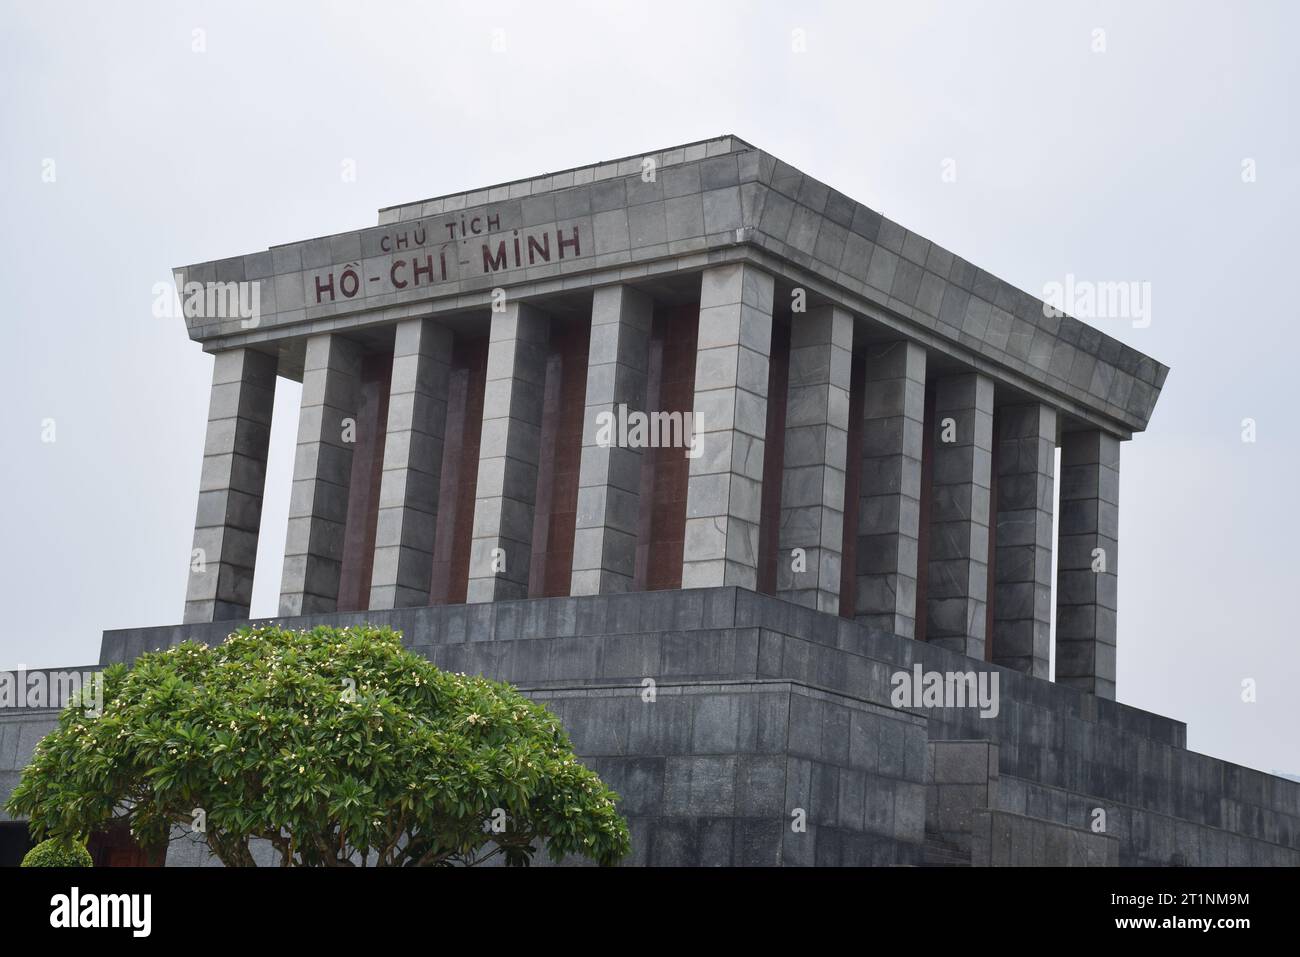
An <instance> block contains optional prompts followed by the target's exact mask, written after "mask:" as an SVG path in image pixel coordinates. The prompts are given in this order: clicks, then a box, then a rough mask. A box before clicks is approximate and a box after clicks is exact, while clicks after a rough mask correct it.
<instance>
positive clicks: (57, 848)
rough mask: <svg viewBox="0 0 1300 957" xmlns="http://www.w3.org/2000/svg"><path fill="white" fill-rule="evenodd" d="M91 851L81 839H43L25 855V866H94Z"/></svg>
mask: <svg viewBox="0 0 1300 957" xmlns="http://www.w3.org/2000/svg"><path fill="white" fill-rule="evenodd" d="M94 863H95V862H94V861H92V860H91V859H90V851H88V850H86V845H84V844H82V843H81V842H80V841H64V840H62V839H60V838H57V837H51V838H49V839H48V840H44V841H41V843H39V844H37V845H36V846H35V847H33V848H32V849H31V850H30V851H28V852H27V853H26V854H25V855H24V856H23V863H22V865H21V866H23V867H93V866H94Z"/></svg>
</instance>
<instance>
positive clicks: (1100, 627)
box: [1056, 430, 1119, 699]
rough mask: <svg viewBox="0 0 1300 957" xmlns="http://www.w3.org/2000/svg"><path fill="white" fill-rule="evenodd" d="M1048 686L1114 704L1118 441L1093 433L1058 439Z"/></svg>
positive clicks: (1076, 433) (1111, 437) (1064, 436)
mask: <svg viewBox="0 0 1300 957" xmlns="http://www.w3.org/2000/svg"><path fill="white" fill-rule="evenodd" d="M1060 536H1061V538H1060V546H1059V547H1060V555H1059V557H1058V558H1057V573H1056V680H1057V681H1058V682H1059V683H1060V684H1065V685H1070V686H1071V687H1074V688H1079V689H1081V690H1083V691H1090V692H1092V693H1093V694H1095V695H1097V696H1098V697H1099V698H1111V699H1114V697H1115V609H1116V607H1117V604H1116V594H1117V585H1118V580H1117V578H1116V573H1117V571H1118V566H1117V561H1118V549H1119V541H1118V539H1119V439H1117V438H1115V437H1114V436H1112V435H1107V434H1106V433H1104V432H1101V431H1099V430H1088V431H1084V432H1066V433H1065V434H1064V435H1063V436H1062V437H1061V520H1060Z"/></svg>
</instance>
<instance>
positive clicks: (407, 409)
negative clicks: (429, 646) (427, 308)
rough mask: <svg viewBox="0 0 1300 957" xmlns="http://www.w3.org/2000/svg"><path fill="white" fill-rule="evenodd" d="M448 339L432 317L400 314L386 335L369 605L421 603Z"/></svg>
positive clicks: (433, 521) (434, 518)
mask: <svg viewBox="0 0 1300 957" xmlns="http://www.w3.org/2000/svg"><path fill="white" fill-rule="evenodd" d="M453 342H454V337H453V336H452V333H451V330H449V329H447V328H445V327H443V326H440V325H438V324H437V323H436V322H434V321H433V320H432V319H407V320H405V321H404V322H399V323H398V324H397V328H396V330H395V333H394V338H393V378H392V384H391V386H390V387H389V395H388V432H387V437H386V439H385V440H384V472H383V477H382V479H381V480H380V486H379V520H378V523H377V525H376V527H375V562H374V570H373V574H372V576H371V582H370V607H371V608H408V607H412V606H421V605H427V604H428V603H429V585H430V578H431V576H432V572H433V539H434V529H435V528H436V526H437V523H438V490H439V484H440V482H441V481H442V448H443V436H444V435H445V429H446V422H447V386H448V382H449V381H450V378H451V350H452V345H453Z"/></svg>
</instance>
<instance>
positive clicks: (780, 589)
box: [776, 306, 853, 614]
mask: <svg viewBox="0 0 1300 957" xmlns="http://www.w3.org/2000/svg"><path fill="white" fill-rule="evenodd" d="M852 375H853V316H852V315H851V314H850V313H848V312H845V311H844V310H843V309H840V308H838V307H835V306H819V307H817V308H815V309H813V310H812V311H811V312H809V313H808V314H807V315H796V316H794V318H793V321H792V323H791V325H790V377H789V384H788V386H787V395H786V414H785V439H784V441H785V454H784V457H783V462H784V467H783V475H782V482H781V525H780V534H779V538H778V542H779V548H780V551H779V554H778V555H777V562H776V582H777V595H778V596H780V597H781V598H786V599H788V600H790V601H793V602H795V603H797V604H800V605H805V606H807V607H809V608H816V609H817V610H818V611H826V612H830V613H831V614H838V613H839V609H840V558H841V549H842V548H843V544H844V472H845V465H846V462H845V457H846V455H847V454H848V429H849V386H850V380H851V378H852ZM779 400H780V397H779V396H778V397H777V401H779ZM796 548H801V549H803V550H804V556H803V557H804V561H803V564H802V567H803V569H804V570H803V571H795V570H794V563H793V561H792V558H791V554H792V551H793V550H794V549H796Z"/></svg>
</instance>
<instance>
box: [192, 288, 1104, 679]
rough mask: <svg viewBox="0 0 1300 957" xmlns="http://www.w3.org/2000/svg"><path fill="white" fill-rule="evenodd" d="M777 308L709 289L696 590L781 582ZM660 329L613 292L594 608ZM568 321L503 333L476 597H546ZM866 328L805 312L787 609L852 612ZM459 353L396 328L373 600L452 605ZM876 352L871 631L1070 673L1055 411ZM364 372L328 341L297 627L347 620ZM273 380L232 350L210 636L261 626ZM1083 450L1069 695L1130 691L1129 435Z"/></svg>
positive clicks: (595, 507)
mask: <svg viewBox="0 0 1300 957" xmlns="http://www.w3.org/2000/svg"><path fill="white" fill-rule="evenodd" d="M773 296H774V281H773V279H772V277H771V276H770V275H769V274H767V273H765V272H763V271H761V270H758V269H756V268H754V267H753V266H750V265H747V264H732V265H723V266H717V267H713V268H710V269H708V270H706V271H705V272H704V273H703V275H702V278H701V287H700V308H699V328H698V354H697V357H696V372H695V394H694V405H693V410H694V411H693V414H694V420H695V421H694V425H695V436H694V442H695V443H697V444H696V446H695V448H694V449H693V450H692V457H691V460H690V465H689V478H688V486H687V504H686V518H685V530H684V540H685V541H684V546H683V554H682V586H683V587H684V588H692V587H711V586H723V585H738V586H741V587H744V588H751V589H752V588H755V587H756V585H757V581H758V568H759V563H760V555H759V528H760V524H761V521H760V519H761V510H762V498H763V496H762V484H763V483H762V480H763V462H764V453H765V448H764V446H765V442H766V441H767V439H768V436H767V435H766V422H767V402H768V401H769V396H768V395H767V392H768V383H769V370H768V365H769V359H770V353H771V343H772V322H773V318H772V316H773ZM652 316H653V303H652V301H651V300H650V299H649V297H647V296H646V295H645V294H644V293H642V292H640V291H638V290H635V289H633V288H631V287H627V286H607V287H601V288H599V289H597V290H595V292H594V294H593V301H592V317H591V340H590V351H589V359H588V369H587V382H586V397H585V409H584V413H585V414H584V430H583V443H582V454H581V464H580V473H579V480H578V501H577V516H576V520H575V533H574V548H573V564H572V579H571V591H572V593H573V594H602V593H610V592H620V591H628V590H631V589H632V588H633V581H634V567H635V563H636V547H637V528H638V517H639V514H640V511H641V510H642V509H643V508H644V507H647V506H648V503H643V502H641V501H639V497H640V489H641V487H642V485H641V482H640V472H641V466H642V454H643V451H642V449H640V448H632V447H627V446H624V445H619V444H618V443H616V442H615V443H608V442H601V441H600V440H599V438H598V432H599V426H598V417H599V416H600V414H601V413H602V412H614V411H615V410H617V408H618V407H619V406H620V405H625V406H626V407H627V408H629V409H634V410H642V409H644V407H645V402H646V386H647V368H646V363H647V355H648V353H649V348H648V345H649V337H650V328H651V321H652ZM549 329H550V319H549V317H548V316H547V315H546V314H545V313H543V312H541V311H540V310H538V309H537V308H536V307H535V306H533V305H530V304H528V303H526V302H513V303H511V304H509V305H508V306H507V307H506V309H505V311H504V312H501V313H494V314H493V316H492V325H491V331H490V341H489V348H488V357H487V374H486V385H485V392H484V404H483V409H484V411H483V421H482V435H481V445H480V458H479V468H478V479H477V488H476V490H475V503H474V519H473V535H472V545H471V556H470V572H469V582H468V589H467V600H468V601H470V602H485V601H495V600H501V599H511V598H524V597H527V594H528V576H529V555H530V552H531V546H532V532H533V521H534V505H535V502H534V497H535V490H536V487H537V478H538V465H539V460H540V457H541V448H540V446H541V414H542V407H543V401H542V399H543V393H544V388H545V379H546V361H547V360H546V354H547V340H548V336H549ZM853 337H854V318H853V316H852V315H851V314H850V313H848V312H846V311H844V310H842V309H840V308H839V307H836V306H822V307H817V308H814V309H812V310H810V311H809V312H808V313H807V314H801V315H799V316H796V317H795V319H794V322H793V324H792V327H791V346H790V360H789V381H788V388H787V394H786V395H785V396H784V397H782V398H783V400H784V401H785V402H786V403H787V407H786V418H785V426H786V428H785V431H784V434H783V436H781V437H779V438H777V437H774V438H777V440H779V441H782V442H783V443H784V446H783V450H782V451H783V453H784V459H783V475H782V485H781V512H780V528H779V530H778V543H779V548H780V552H779V556H778V566H777V590H778V594H779V595H781V596H782V597H784V598H787V599H789V600H791V601H794V602H797V603H799V604H802V605H805V606H808V607H811V608H816V609H818V610H821V611H825V612H832V613H834V612H836V611H837V610H838V609H839V607H840V595H839V593H840V587H841V580H842V576H841V567H840V565H841V561H842V560H843V554H842V551H843V541H844V516H845V513H846V508H845V505H846V495H848V494H849V483H848V481H847V476H848V473H849V471H850V469H849V462H848V447H849V442H848V431H849V426H848V422H849V411H850V396H851V392H852V390H851V386H850V383H851V379H852V374H853V373H852V367H853V353H854V342H853ZM452 345H453V336H452V334H451V333H450V331H449V330H447V329H446V328H445V327H442V326H440V325H438V324H437V323H436V322H434V321H433V320H431V319H410V320H406V321H403V322H401V323H399V324H398V326H397V328H396V330H395V342H394V354H393V366H392V378H391V386H390V392H389V401H388V407H387V433H386V436H385V442H384V447H383V469H382V478H381V482H380V491H379V502H378V518H377V523H376V532H375V543H374V563H373V573H372V580H371V585H370V592H369V596H370V605H369V606H370V607H371V608H390V607H399V606H412V605H423V604H425V603H427V601H428V595H429V585H430V574H431V566H432V559H433V553H434V534H435V527H436V525H437V512H438V494H439V478H440V474H441V461H442V452H443V444H444V441H443V437H444V429H445V422H446V410H447V400H448V381H449V378H450V365H451V353H452ZM859 351H861V352H862V353H863V355H864V361H865V379H864V387H863V389H862V395H861V398H860V401H861V403H862V408H861V419H862V434H861V460H860V466H859V477H858V482H857V487H858V489H859V491H858V493H857V495H858V500H857V503H856V509H855V510H854V511H856V515H857V528H856V535H857V538H856V548H855V551H856V568H855V569H854V571H855V574H854V575H853V576H851V577H850V576H845V578H846V579H848V580H851V581H853V582H854V583H855V594H854V596H853V597H854V602H853V604H854V608H855V615H856V618H857V619H858V620H859V621H861V622H863V623H864V624H867V625H870V626H873V627H877V628H882V629H885V630H888V631H891V632H894V633H897V634H900V635H904V636H909V637H923V638H924V639H925V640H927V641H930V642H933V643H935V644H937V645H940V646H942V647H945V648H948V649H950V650H953V651H956V652H960V653H963V654H966V655H969V656H971V657H975V658H986V657H991V658H992V660H993V661H995V662H996V663H998V664H1002V665H1005V666H1007V667H1011V668H1015V669H1017V670H1020V671H1023V672H1025V673H1028V674H1033V675H1035V676H1038V677H1044V678H1045V677H1048V674H1049V656H1050V623H1051V594H1052V588H1051V584H1052V582H1051V576H1052V546H1053V542H1052V538H1053V534H1052V526H1053V515H1052V512H1053V498H1054V475H1053V471H1054V461H1055V448H1056V443H1057V431H1058V430H1057V416H1056V412H1055V410H1054V409H1052V408H1050V407H1049V406H1046V405H1043V404H1041V403H1037V402H1025V403H1022V404H1015V405H1007V406H1002V407H999V408H998V409H997V415H996V417H995V415H994V383H993V380H992V379H991V378H989V377H987V376H985V375H983V374H981V373H976V372H965V373H959V374H948V375H943V376H939V377H936V378H935V379H934V381H933V382H931V381H929V377H928V375H927V368H926V352H925V350H924V348H922V347H921V346H920V345H918V344H917V343H914V342H911V341H907V340H898V341H892V342H872V343H869V344H867V346H866V347H865V349H863V350H859ZM359 364H360V355H359V352H358V349H357V347H356V346H355V345H354V344H352V343H351V342H349V340H347V339H345V338H343V337H341V336H337V335H332V334H328V333H325V334H320V335H314V336H311V337H310V338H309V339H308V340H307V342H306V361H305V368H304V378H303V393H302V410H301V412H300V417H299V428H298V446H297V455H296V458H295V462H294V484H293V494H292V499H291V505H290V517H289V534H288V541H287V543H286V548H285V561H284V576H283V582H282V588H281V602H280V613H281V614H282V615H285V616H290V615H298V614H313V613H320V612H329V611H333V610H335V609H336V607H337V604H336V602H337V596H338V587H339V578H340V571H341V566H342V546H343V538H344V530H345V526H346V522H347V508H348V485H349V477H350V474H351V466H352V462H351V459H352V454H353V453H352V444H351V443H350V441H349V440H348V438H347V436H346V434H345V429H344V428H342V427H341V426H340V423H341V422H345V421H348V420H349V417H350V416H352V415H355V410H356V409H357V403H358V388H359V386H358V382H359ZM274 380H275V368H274V360H273V359H271V358H269V357H266V356H264V355H262V354H261V353H258V352H254V351H251V350H248V349H235V350H230V351H228V352H223V353H220V354H218V355H217V357H216V364H215V367H214V377H213V388H212V402H211V411H210V415H209V423H208V435H207V442H206V445H205V449H204V468H203V485H202V488H201V491H200V500H199V510H198V519H197V521H196V529H195V538H194V541H195V557H196V564H195V569H196V570H195V573H194V574H193V575H192V576H191V580H190V587H189V594H188V596H187V602H186V620H187V621H200V620H214V619H221V618H235V617H245V616H247V614H248V611H249V604H250V599H251V592H252V570H253V564H254V559H255V555H256V543H257V530H258V524H259V522H260V511H261V497H262V488H263V485H264V480H265V468H266V451H267V443H268V439H269V427H270V413H271V405H272V401H273V391H274ZM927 405H929V408H928V409H927ZM995 426H996V431H995ZM1061 445H1062V450H1063V452H1062V469H1063V473H1062V482H1061V515H1060V542H1061V544H1060V551H1059V556H1058V559H1059V569H1058V577H1057V661H1056V678H1057V680H1058V681H1061V682H1064V683H1068V684H1071V685H1073V686H1076V687H1079V688H1081V689H1083V690H1087V691H1090V692H1093V693H1095V694H1098V695H1101V696H1105V697H1113V696H1114V668H1115V592H1116V588H1115V584H1116V578H1115V557H1116V554H1115V553H1116V545H1117V541H1116V540H1117V536H1118V529H1117V522H1118V512H1117V502H1118V479H1119V443H1118V440H1117V439H1116V438H1114V437H1113V436H1110V435H1108V434H1106V433H1103V432H1101V431H1097V430H1090V431H1082V432H1066V433H1064V435H1063V437H1062V439H1061ZM927 460H928V462H929V468H928V470H926V469H925V468H924V464H923V463H925V462H926V461H927ZM923 485H925V486H926V487H924V488H923ZM992 516H996V518H995V519H994V518H992ZM990 600H992V611H991V613H990ZM921 609H923V612H924V613H923V615H919V614H918V611H919V610H921ZM918 618H920V621H919V622H918ZM922 626H923V627H922ZM922 632H923V634H922ZM990 641H991V651H992V654H991V655H986V650H989V649H987V648H986V645H987V643H988V642H990Z"/></svg>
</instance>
